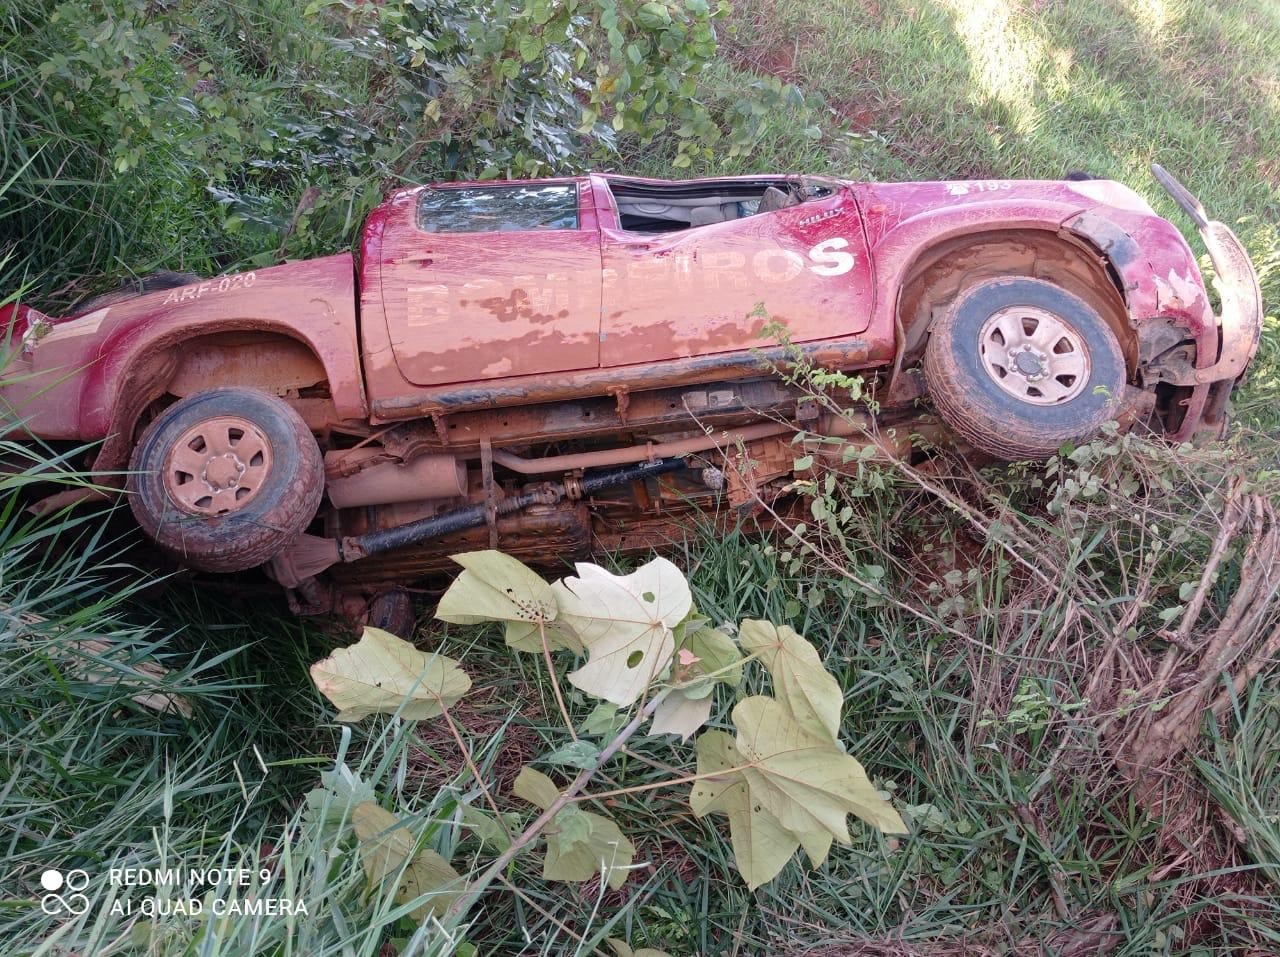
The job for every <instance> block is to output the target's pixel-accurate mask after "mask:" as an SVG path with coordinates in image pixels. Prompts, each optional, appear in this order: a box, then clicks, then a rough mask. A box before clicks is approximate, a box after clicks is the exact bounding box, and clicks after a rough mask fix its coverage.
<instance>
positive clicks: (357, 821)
mask: <svg viewBox="0 0 1280 957" xmlns="http://www.w3.org/2000/svg"><path fill="white" fill-rule="evenodd" d="M351 824H352V827H353V828H354V829H355V832H356V837H357V838H358V839H359V841H360V845H359V851H360V865H361V866H362V867H363V868H364V873H365V877H366V878H367V879H368V881H369V885H370V887H372V888H379V887H381V886H382V885H383V884H384V882H386V881H387V880H393V881H395V901H396V903H397V904H407V903H408V902H409V901H412V900H415V899H417V898H419V897H422V896H423V895H424V894H425V895H429V896H428V897H427V899H426V900H425V901H424V902H423V903H421V904H419V905H418V906H417V907H415V908H414V909H413V910H412V911H411V912H410V913H412V915H413V917H414V919H416V920H419V921H421V920H426V919H427V917H428V916H430V915H432V914H442V913H444V912H445V911H446V910H447V909H448V908H449V905H450V904H451V903H453V900H454V899H455V898H456V897H457V895H458V892H459V891H460V890H461V882H462V878H461V875H459V874H458V872H457V871H455V870H454V869H453V867H452V865H450V864H449V862H448V861H446V860H445V859H444V858H443V857H441V856H440V854H439V853H437V852H436V851H434V850H432V849H431V848H423V849H421V850H417V845H418V841H417V838H416V837H415V835H414V834H413V832H412V831H411V830H410V829H409V827H408V825H407V824H406V823H405V822H404V821H401V820H400V819H399V818H397V817H396V816H395V815H394V814H392V813H391V812H390V811H388V810H386V809H385V808H383V807H382V806H381V805H379V804H376V803H375V802H373V801H365V802H363V803H361V804H357V805H356V807H355V809H354V810H353V811H352V812H351ZM415 851H416V853H415ZM450 888H452V889H450Z"/></svg>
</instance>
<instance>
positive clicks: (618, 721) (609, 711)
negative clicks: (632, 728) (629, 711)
mask: <svg viewBox="0 0 1280 957" xmlns="http://www.w3.org/2000/svg"><path fill="white" fill-rule="evenodd" d="M625 723H626V719H625V718H624V717H623V716H622V715H619V714H618V706H617V705H616V704H613V703H611V702H608V701H601V702H600V703H599V704H598V705H596V706H595V707H594V708H593V709H592V710H591V713H590V714H589V715H587V719H586V720H585V721H583V722H582V727H581V728H579V729H578V732H579V733H580V734H588V735H597V734H599V735H612V734H614V733H615V732H617V731H619V730H621V729H622V726H623V725H624V724H625Z"/></svg>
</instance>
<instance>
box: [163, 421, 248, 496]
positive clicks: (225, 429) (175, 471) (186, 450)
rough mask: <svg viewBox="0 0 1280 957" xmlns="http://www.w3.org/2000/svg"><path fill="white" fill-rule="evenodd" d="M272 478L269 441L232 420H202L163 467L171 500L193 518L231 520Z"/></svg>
mask: <svg viewBox="0 0 1280 957" xmlns="http://www.w3.org/2000/svg"><path fill="white" fill-rule="evenodd" d="M270 474H271V442H270V441H269V440H268V439H267V436H266V434H265V433H264V432H263V431H262V430H261V429H260V428H258V427H257V426H256V425H254V424H253V423H252V422H250V421H249V420H248V419H242V418H240V417H239V416H234V415H219V416H215V417H213V418H210V419H205V420H204V421H203V422H199V423H197V424H196V425H193V426H192V427H191V428H189V429H187V430H186V431H185V432H183V433H182V435H181V436H180V437H179V438H178V441H176V442H175V443H174V444H173V447H172V448H171V449H170V450H169V453H168V455H166V456H165V462H164V486H165V491H166V492H167V493H168V495H169V499H170V501H172V502H174V503H175V504H176V505H177V506H178V507H179V508H181V509H182V510H183V511H186V512H190V513H191V514H193V515H201V516H206V517H216V516H219V515H230V514H232V513H234V512H238V511H240V510H241V509H243V508H245V507H246V506H247V505H248V504H249V503H250V502H252V501H253V500H254V499H255V498H257V496H258V493H259V492H261V491H262V488H263V486H265V485H266V482H267V478H268V476H270Z"/></svg>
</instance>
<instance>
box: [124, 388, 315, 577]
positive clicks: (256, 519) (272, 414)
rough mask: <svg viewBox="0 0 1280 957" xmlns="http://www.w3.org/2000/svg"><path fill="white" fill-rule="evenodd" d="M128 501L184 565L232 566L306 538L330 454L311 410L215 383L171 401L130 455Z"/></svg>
mask: <svg viewBox="0 0 1280 957" xmlns="http://www.w3.org/2000/svg"><path fill="white" fill-rule="evenodd" d="M129 471H130V475H129V479H128V489H129V492H130V493H131V494H130V496H129V504H130V507H131V508H132V509H133V514H134V516H135V517H136V518H137V520H138V524H139V525H141V526H142V528H143V531H145V532H146V533H147V534H148V535H149V536H150V537H151V538H153V539H154V540H155V541H156V543H157V544H158V545H159V546H160V547H161V548H163V549H164V550H165V551H167V552H170V553H172V554H173V555H174V556H176V557H177V558H178V559H179V561H181V562H182V563H183V564H185V565H188V566H190V567H192V568H197V569H200V570H202V571H210V572H233V571H240V570H241V569H245V568H252V567H254V566H255V565H261V564H262V563H263V562H265V561H268V560H269V559H271V558H272V557H273V556H274V555H275V554H276V553H278V552H280V551H281V550H282V549H284V548H285V547H286V546H287V545H288V544H289V543H290V542H292V541H293V540H294V539H295V538H297V537H298V536H299V535H300V534H301V533H302V532H303V531H305V530H306V527H307V526H308V525H309V524H310V523H311V520H312V518H314V517H315V514H316V510H317V509H318V508H319V507H320V498H321V496H322V495H323V494H324V460H323V458H322V457H321V455H320V449H319V447H318V446H317V445H316V440H315V438H314V437H313V436H312V435H311V431H310V430H309V429H308V428H307V425H306V423H305V422H303V420H302V417H301V416H300V415H298V413H297V412H296V411H294V410H293V409H292V408H290V407H289V406H288V405H287V404H286V403H285V402H283V401H281V400H280V399H278V398H276V397H275V396H273V395H268V394H266V393H265V392H259V391H257V390H255V389H229V388H228V389H211V390H209V391H208V392H200V393H197V394H195V395H191V396H188V397H187V398H185V399H183V400H182V401H180V402H177V403H175V404H174V405H172V406H170V407H169V408H168V409H166V410H165V411H164V412H162V413H161V414H160V415H159V416H157V417H156V419H155V421H154V422H152V423H151V424H150V425H149V426H148V427H147V429H146V431H145V432H143V433H142V437H141V438H140V439H139V440H138V444H137V446H136V447H135V448H134V450H133V457H132V459H131V460H130V463H129Z"/></svg>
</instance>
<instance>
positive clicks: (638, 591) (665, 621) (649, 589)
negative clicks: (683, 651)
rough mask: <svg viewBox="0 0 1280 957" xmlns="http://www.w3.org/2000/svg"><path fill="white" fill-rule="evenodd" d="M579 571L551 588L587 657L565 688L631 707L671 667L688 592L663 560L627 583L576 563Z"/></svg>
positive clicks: (689, 599) (562, 618) (689, 597)
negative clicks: (574, 576) (573, 688)
mask: <svg viewBox="0 0 1280 957" xmlns="http://www.w3.org/2000/svg"><path fill="white" fill-rule="evenodd" d="M577 571H578V576H577V577H576V578H566V579H564V580H563V581H560V582H557V583H556V584H555V585H554V586H552V587H553V589H554V591H555V596H556V601H557V602H558V604H559V608H560V611H559V621H561V622H562V623H564V624H567V625H568V626H569V627H570V628H571V629H572V630H573V632H574V633H575V634H576V635H577V636H578V639H579V640H580V641H581V642H582V645H583V647H584V648H585V649H586V650H587V653H588V654H589V656H590V657H589V659H588V661H587V663H586V664H585V665H583V666H582V667H581V668H579V669H578V670H577V671H574V672H571V673H570V674H569V681H570V682H571V683H572V684H573V685H574V686H575V687H577V688H579V689H580V690H582V691H584V692H586V693H587V694H590V695H593V696H595V697H597V698H602V699H604V700H606V701H612V702H613V703H614V704H616V705H620V706H623V707H625V706H627V705H631V704H634V703H635V702H636V701H637V700H638V699H639V698H640V696H641V695H642V694H644V691H645V689H646V688H648V687H649V685H650V684H651V683H652V682H653V680H654V679H655V678H657V677H658V676H659V675H660V674H662V673H663V672H664V671H665V670H666V668H667V667H668V665H670V663H671V657H672V655H673V653H674V652H675V639H674V636H673V635H672V629H673V628H674V627H675V626H676V625H678V624H679V623H680V622H681V621H682V620H683V619H684V617H685V616H686V615H687V614H688V613H689V609H690V607H692V605H693V596H692V595H691V594H690V592H689V584H688V582H686V581H685V578H684V575H683V574H682V573H681V572H680V569H678V568H677V567H676V566H675V565H673V564H671V562H669V561H667V560H666V559H665V558H655V559H654V560H653V561H651V562H649V563H647V564H646V565H643V566H641V567H640V568H639V569H637V570H636V571H635V572H633V573H632V574H630V575H625V576H619V575H613V574H610V573H609V572H607V571H605V570H604V569H603V568H600V567H599V566H597V565H591V564H587V563H579V564H578V566H577Z"/></svg>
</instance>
